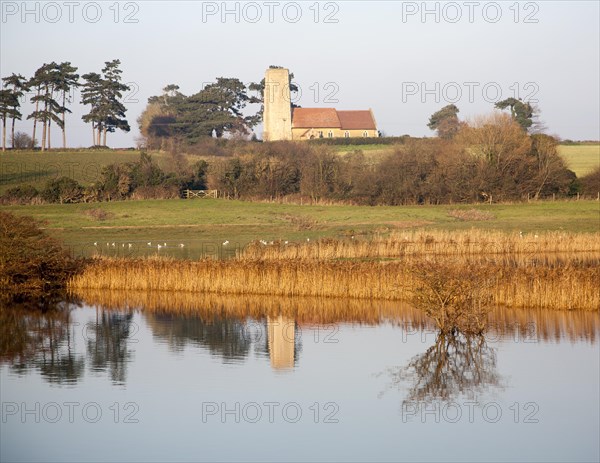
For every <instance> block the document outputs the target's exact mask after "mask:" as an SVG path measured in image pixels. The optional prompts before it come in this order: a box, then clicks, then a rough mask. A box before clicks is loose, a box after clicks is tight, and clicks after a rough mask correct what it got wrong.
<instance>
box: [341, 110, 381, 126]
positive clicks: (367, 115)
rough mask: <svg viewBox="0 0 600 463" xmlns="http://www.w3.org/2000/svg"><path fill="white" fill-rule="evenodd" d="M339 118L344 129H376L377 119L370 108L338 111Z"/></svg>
mask: <svg viewBox="0 0 600 463" xmlns="http://www.w3.org/2000/svg"><path fill="white" fill-rule="evenodd" d="M337 115H338V118H339V120H340V123H341V125H342V127H341V128H342V130H353V129H355V130H356V129H359V130H375V129H377V127H376V126H375V119H373V114H372V113H371V111H369V110H366V111H364V110H361V111H338V112H337Z"/></svg>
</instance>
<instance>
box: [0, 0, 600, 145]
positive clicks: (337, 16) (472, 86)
mask: <svg viewBox="0 0 600 463" xmlns="http://www.w3.org/2000/svg"><path fill="white" fill-rule="evenodd" d="M475 3H476V4H473V6H470V3H469V2H450V3H448V2H428V3H426V4H425V6H426V8H427V9H429V10H431V11H433V13H430V14H428V15H426V16H425V17H422V15H421V13H422V12H423V11H422V10H423V3H422V2H326V1H325V2H298V3H294V2H286V1H279V2H272V3H269V2H253V3H250V4H248V3H244V2H228V3H227V4H226V5H227V7H228V8H229V9H231V10H233V11H235V9H236V8H238V11H239V16H238V17H237V18H236V16H235V14H234V13H231V14H229V15H227V16H226V17H225V18H222V17H221V10H222V6H223V3H222V2H199V1H198V2H197V1H188V2H168V3H167V2H161V1H153V2H148V1H137V2H120V3H119V4H115V2H98V3H94V2H87V1H78V2H74V4H73V5H72V6H70V3H69V2H61V1H58V2H26V6H27V8H28V9H29V10H31V11H32V12H30V13H28V14H26V15H25V16H24V17H23V15H22V14H23V11H22V10H23V8H22V5H23V3H22V2H20V1H19V2H11V1H4V0H3V1H1V2H0V4H1V6H2V18H1V19H0V21H1V22H0V27H1V31H0V43H1V45H0V52H1V53H0V71H1V72H0V73H1V74H2V76H6V75H9V74H10V73H12V72H17V73H21V74H24V75H26V76H31V75H32V74H33V72H34V71H35V69H37V68H38V67H39V66H40V65H41V64H43V63H44V62H50V61H57V62H60V61H71V62H72V63H73V64H74V65H75V66H78V67H79V72H80V74H84V73H86V72H91V71H96V72H98V71H100V69H101V68H102V67H103V64H104V61H108V60H112V59H115V58H118V59H120V60H121V62H122V66H121V68H122V70H123V77H124V80H125V81H126V82H133V83H134V88H135V89H136V90H137V93H136V94H135V95H130V96H129V100H128V101H129V102H127V104H126V105H127V108H128V112H127V116H128V120H129V122H130V124H131V125H132V131H131V132H130V133H128V134H124V133H117V134H114V135H109V140H108V142H109V143H108V144H109V145H110V146H115V147H125V146H133V145H134V143H135V142H134V138H135V136H136V135H137V134H138V131H137V123H136V122H135V121H136V119H137V117H138V116H139V114H140V113H141V112H142V110H143V108H144V106H145V104H146V101H147V98H148V97H149V96H151V95H156V94H159V93H160V91H161V88H162V87H164V86H165V85H167V84H170V83H177V84H179V85H180V86H181V89H182V91H183V92H184V93H186V94H191V93H195V92H197V91H198V90H200V89H201V87H202V84H203V82H209V81H212V80H214V79H215V78H216V77H219V76H223V77H238V78H240V79H241V80H243V81H244V82H246V83H248V82H250V81H257V80H260V79H261V78H262V76H263V75H264V71H265V69H266V68H267V67H268V66H269V65H270V64H277V65H281V66H286V67H289V68H290V69H291V70H292V71H293V72H294V74H295V75H296V80H297V82H298V84H299V85H300V87H301V88H302V91H303V93H302V98H301V99H300V101H299V103H300V104H301V105H302V106H305V107H337V108H340V109H363V108H369V107H370V108H372V109H373V111H374V113H375V116H376V119H377V122H378V125H379V127H380V129H381V130H383V131H384V132H385V134H387V135H402V134H410V135H413V136H424V135H428V136H431V135H433V133H432V132H431V131H429V129H428V128H427V127H426V123H427V120H428V117H429V116H430V115H431V114H432V113H433V112H435V111H436V110H437V109H439V108H440V107H442V106H444V105H446V104H448V103H455V104H456V105H457V106H458V107H459V108H460V110H461V112H460V116H461V117H462V118H470V117H473V116H475V115H478V114H483V113H486V112H490V111H491V110H492V107H493V101H496V100H497V99H498V98H497V95H496V92H497V91H498V90H500V91H501V96H502V98H506V97H509V96H514V92H515V91H516V90H517V89H518V91H519V96H521V97H523V98H525V97H527V96H530V98H531V97H533V98H534V99H537V100H539V103H538V105H539V107H540V109H541V110H542V115H541V118H542V120H543V121H544V122H545V124H546V125H547V126H548V132H549V133H552V134H557V135H559V136H561V137H562V138H571V139H598V138H600V133H599V131H600V128H599V127H600V115H599V113H600V94H599V87H600V75H599V71H600V36H599V32H600V24H599V23H600V8H599V4H600V3H599V2H597V1H590V2H546V1H540V2H519V3H516V2H512V1H511V2H497V3H494V2H486V1H480V2H475ZM270 5H272V6H270ZM470 8H472V10H470ZM215 9H217V10H218V11H216V13H215V14H213V15H209V13H210V12H212V11H214V10H215ZM270 9H271V11H272V13H273V16H272V22H271V21H270V18H269V12H270V11H269V10H270ZM436 9H437V11H439V16H438V17H437V18H436V15H435V11H436ZM117 10H118V12H119V14H118V18H116V17H115V14H116V11H117ZM259 10H260V12H261V13H262V16H261V18H260V19H258V20H256V14H257V12H258V11H259ZM316 10H318V11H319V16H318V21H315V19H317V18H315V12H316ZM203 11H204V13H205V15H204V16H203ZM38 12H39V13H38ZM70 12H71V14H72V18H69V13H70ZM517 12H518V18H517V17H516V15H517ZM58 13H60V14H61V16H60V18H58V17H57V14H58ZM98 13H100V14H101V16H100V17H99V19H98V20H97V22H93V21H94V19H95V16H96V15H97V14H98ZM298 13H300V14H301V17H300V18H299V19H298V20H297V22H293V20H294V19H295V16H297V15H298ZM459 13H460V14H461V17H460V19H457V14H459ZM470 13H471V14H472V18H469V14H470ZM127 15H130V16H129V19H130V20H137V22H136V23H132V22H125V19H126V17H127ZM327 15H329V19H330V20H337V23H331V22H325V19H326V17H327ZM498 15H500V16H498ZM70 19H72V22H70ZM115 19H117V22H115ZM223 19H224V20H223ZM236 19H237V20H238V22H236ZM436 19H437V22H436ZM471 19H472V21H471ZM495 19H497V21H496V22H493V21H494V20H495ZM254 20H256V21H255V22H252V21H254ZM51 21H55V22H51ZM453 21H454V22H453ZM531 21H537V22H531ZM315 83H317V84H316V85H315ZM327 83H333V85H330V86H328V87H326V84H327ZM515 84H516V85H515ZM436 86H438V87H437V88H439V91H437V90H436ZM317 87H318V88H319V89H320V91H319V93H318V96H317V94H316V88H317ZM484 88H485V89H486V91H485V92H484V90H483V89H484ZM336 89H337V93H335V94H334V95H331V92H333V91H334V90H336ZM457 89H458V90H460V91H461V92H462V98H460V99H458V100H457V101H455V100H456V95H457V94H456V91H457ZM425 90H430V91H431V92H430V93H427V92H426V91H425ZM470 91H471V95H469V93H470ZM328 95H329V99H328V98H327V96H328ZM78 99H79V98H78V95H77V98H76V100H78ZM336 99H337V100H338V102H335V101H332V100H336ZM436 99H437V100H438V101H436ZM136 100H137V102H135V101H136ZM315 100H316V101H315ZM423 100H424V101H423ZM486 100H487V101H486ZM24 109H25V112H26V113H28V112H30V106H29V105H26V106H25V108H24ZM72 109H73V115H71V116H70V117H69V119H68V132H69V135H68V138H69V145H70V146H89V145H90V144H91V130H90V128H89V126H86V125H85V124H83V122H82V121H81V119H80V117H81V115H82V114H84V113H85V112H87V110H86V109H85V108H84V107H82V106H81V105H79V104H75V105H73V107H72ZM30 126H31V124H30V123H29V121H27V122H21V123H18V126H17V128H18V130H26V131H29V130H30ZM257 131H258V132H259V135H260V128H258V129H257ZM58 144H59V137H58V135H57V136H56V137H55V140H54V145H55V146H57V145H58Z"/></svg>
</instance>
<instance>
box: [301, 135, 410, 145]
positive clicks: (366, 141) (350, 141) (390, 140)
mask: <svg viewBox="0 0 600 463" xmlns="http://www.w3.org/2000/svg"><path fill="white" fill-rule="evenodd" d="M410 138H411V137H410V136H409V135H403V136H401V137H367V138H358V137H356V138H346V137H338V138H314V139H312V140H307V142H308V143H310V144H313V145H348V146H358V145H374V144H376V145H401V144H404V143H406V141H407V140H409V139H410Z"/></svg>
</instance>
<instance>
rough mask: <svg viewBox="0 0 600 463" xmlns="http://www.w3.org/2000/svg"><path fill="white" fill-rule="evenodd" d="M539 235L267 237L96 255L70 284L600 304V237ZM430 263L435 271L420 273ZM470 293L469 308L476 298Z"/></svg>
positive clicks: (576, 305)
mask: <svg viewBox="0 0 600 463" xmlns="http://www.w3.org/2000/svg"><path fill="white" fill-rule="evenodd" d="M530 238H531V240H529V239H526V238H523V237H521V236H519V235H518V234H517V235H502V234H499V233H498V234H495V233H485V232H472V233H469V232H466V233H449V232H430V233H426V232H413V233H411V234H407V235H396V236H393V237H391V238H387V239H384V238H381V239H378V240H373V241H368V242H367V241H357V240H352V239H349V240H343V241H334V240H324V241H319V242H314V243H303V244H301V245H295V246H291V245H289V244H288V245H286V244H285V243H278V244H274V245H272V246H269V245H263V244H260V243H258V244H256V245H254V246H251V247H249V248H248V249H247V250H246V251H245V252H244V253H243V254H240V255H239V256H238V257H237V259H233V260H228V261H217V260H202V261H175V260H170V259H159V258H149V259H132V260H125V259H105V258H102V259H93V260H92V261H91V263H90V264H89V265H88V266H87V267H86V269H85V270H84V272H83V273H81V274H79V275H77V276H76V277H74V278H73V279H72V280H71V283H70V287H71V289H72V290H74V291H75V292H78V291H80V290H84V289H108V290H140V291H186V292H193V293H219V294H258V295H260V294H263V295H276V296H310V297H344V298H356V299H382V300H411V301H413V302H414V301H415V295H416V294H417V295H418V294H421V296H422V295H423V294H424V292H423V291H425V292H426V291H428V290H430V289H431V288H433V287H435V285H437V287H444V285H449V284H455V287H456V288H457V289H456V291H455V293H453V294H454V295H452V294H451V295H450V296H449V297H450V299H452V298H455V296H456V295H460V294H463V293H464V292H465V291H466V292H467V293H473V291H474V287H473V285H474V284H475V285H479V286H482V283H483V282H482V281H480V280H481V278H483V277H485V278H484V280H485V287H486V291H487V293H486V294H487V295H489V299H490V303H491V304H494V305H500V306H509V307H527V308H540V309H584V310H598V307H599V306H600V289H599V288H598V281H600V265H599V264H600V234H588V235H586V234H579V235H574V234H567V233H549V234H545V235H540V236H538V237H537V238H536V237H535V236H533V237H530ZM382 258H385V259H382ZM426 268H430V269H431V271H430V272H429V274H427V272H423V271H420V270H419V269H421V270H422V269H426ZM435 269H437V270H435ZM440 285H441V286H440ZM428 288H429V289H428ZM472 290H473V291H472ZM471 295H472V294H471ZM463 296H464V297H466V299H465V301H463V302H464V303H465V304H471V303H473V302H474V300H468V299H469V297H470V296H469V295H468V294H467V295H464V294H463ZM463 296H460V297H463ZM486 297H487V296H486ZM477 303H479V302H477Z"/></svg>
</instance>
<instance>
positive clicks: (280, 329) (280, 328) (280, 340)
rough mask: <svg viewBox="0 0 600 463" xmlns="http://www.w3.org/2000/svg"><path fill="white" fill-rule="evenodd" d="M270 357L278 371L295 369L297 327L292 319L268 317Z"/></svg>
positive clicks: (272, 364) (272, 365)
mask: <svg viewBox="0 0 600 463" xmlns="http://www.w3.org/2000/svg"><path fill="white" fill-rule="evenodd" d="M267 326H268V337H269V356H270V357H271V367H273V368H275V369H276V370H282V369H288V368H293V367H294V337H295V335H296V326H295V322H294V320H293V319H292V318H286V317H282V316H281V315H279V316H278V317H268V318H267Z"/></svg>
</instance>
